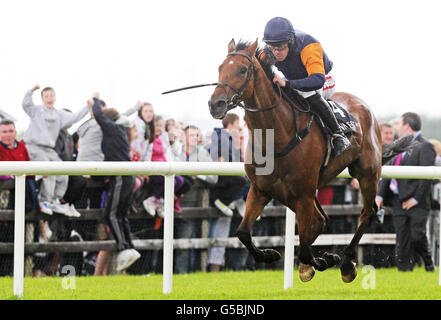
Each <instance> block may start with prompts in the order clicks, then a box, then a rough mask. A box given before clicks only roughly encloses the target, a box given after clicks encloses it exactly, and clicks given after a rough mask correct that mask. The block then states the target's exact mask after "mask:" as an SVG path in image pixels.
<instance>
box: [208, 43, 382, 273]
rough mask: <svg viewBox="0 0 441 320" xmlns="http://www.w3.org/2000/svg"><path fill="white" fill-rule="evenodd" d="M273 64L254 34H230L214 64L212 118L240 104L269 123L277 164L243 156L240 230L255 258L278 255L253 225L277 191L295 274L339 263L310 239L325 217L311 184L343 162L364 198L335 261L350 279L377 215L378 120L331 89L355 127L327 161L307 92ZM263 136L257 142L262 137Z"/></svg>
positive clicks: (249, 116) (254, 118)
mask: <svg viewBox="0 0 441 320" xmlns="http://www.w3.org/2000/svg"><path fill="white" fill-rule="evenodd" d="M272 64H273V62H271V60H270V59H269V55H268V54H265V51H264V50H263V49H261V48H258V43H257V40H256V41H255V42H254V43H252V44H251V43H247V42H243V41H240V42H239V43H238V44H237V45H236V43H235V41H234V39H233V40H231V41H230V43H229V44H228V55H227V57H226V59H225V60H224V61H223V63H222V64H221V65H220V66H219V82H218V83H216V84H214V85H216V88H215V89H214V92H213V94H212V95H211V98H210V100H209V102H208V104H209V110H210V113H211V115H212V117H213V118H215V119H222V118H223V117H224V116H225V115H226V113H227V112H228V111H229V110H231V109H233V108H235V107H237V106H238V105H239V106H241V107H243V108H244V109H245V121H246V123H247V126H248V128H249V130H250V131H251V132H253V130H255V129H262V130H265V129H273V130H274V137H275V139H274V155H276V156H275V157H274V170H273V171H272V172H271V173H270V174H266V175H259V174H256V170H257V168H258V167H259V166H260V165H258V164H257V163H256V162H255V161H254V160H253V161H250V163H247V162H246V163H245V172H246V174H247V176H248V178H249V180H250V189H249V192H248V196H247V200H246V210H245V214H244V217H243V219H242V221H241V223H240V225H239V227H238V229H237V236H238V238H239V239H240V241H241V242H242V243H243V244H244V245H245V247H246V248H247V249H248V250H249V252H250V253H251V254H252V256H253V257H254V259H255V260H256V262H266V263H271V262H273V261H276V260H278V259H280V258H281V255H280V253H279V252H277V251H276V250H273V249H258V248H257V247H256V246H255V244H254V243H253V241H252V237H251V233H250V232H251V228H252V225H253V223H254V222H255V221H256V219H257V218H258V217H259V215H260V214H261V212H262V211H263V209H264V207H265V206H266V205H267V204H268V202H269V201H271V200H272V199H276V200H278V201H279V202H280V203H282V204H283V205H285V206H286V207H288V208H290V209H291V210H292V211H294V212H295V213H296V218H297V225H298V235H299V241H300V245H299V253H298V256H299V260H300V265H299V275H300V279H301V280H302V281H309V280H311V279H312V278H313V276H314V274H315V269H317V270H319V271H324V270H325V269H327V268H330V267H333V266H335V265H338V264H340V263H341V258H340V257H339V256H338V255H336V254H332V253H328V252H325V253H323V254H322V255H321V256H318V255H314V254H313V252H312V250H311V245H312V244H313V242H314V241H315V239H316V238H317V237H318V235H319V234H320V233H321V232H322V231H323V230H324V228H325V226H326V223H327V222H328V220H329V218H328V216H327V214H326V213H325V212H324V210H323V209H322V207H321V206H320V204H319V202H318V200H317V197H316V191H317V190H318V189H319V188H321V187H323V186H325V185H327V184H328V183H329V182H330V181H331V180H332V179H333V178H335V177H336V176H337V175H338V174H339V173H340V172H341V171H343V170H344V169H345V168H346V167H348V169H349V173H350V174H351V176H352V177H355V178H357V179H358V182H359V184H360V190H361V194H362V198H363V207H362V210H361V217H360V224H359V226H358V227H357V230H356V232H355V234H354V236H353V238H352V240H351V242H350V243H349V245H348V246H347V247H346V248H345V250H344V259H343V261H342V263H341V266H340V270H341V276H342V280H343V281H344V282H351V281H353V280H354V279H355V277H356V275H357V269H356V267H355V266H356V264H355V258H356V256H355V255H356V247H357V245H358V243H359V241H360V239H361V237H362V235H363V233H364V232H365V231H366V229H367V227H368V226H369V224H370V223H371V222H372V221H373V220H375V219H377V215H376V212H377V205H376V203H375V196H376V194H377V186H378V182H379V179H380V176H381V167H382V162H383V161H384V159H383V158H382V155H383V152H382V144H381V135H380V128H379V125H378V122H377V120H376V119H375V117H374V114H373V112H372V111H371V109H370V108H369V107H368V105H367V104H366V103H365V102H364V101H363V100H361V99H360V98H358V97H356V96H354V95H352V94H349V93H343V92H337V93H335V94H334V95H333V96H332V100H333V101H335V102H336V103H337V104H339V105H340V106H343V107H344V108H346V110H347V111H348V112H349V113H350V114H351V115H352V117H353V118H354V120H355V124H356V129H355V131H354V132H353V134H351V135H350V136H349V139H350V142H351V146H350V148H349V149H347V150H346V151H345V152H344V153H343V154H342V155H341V156H339V157H338V158H334V157H330V158H329V161H328V162H327V165H326V166H325V167H324V166H323V164H324V161H325V157H326V154H327V153H326V150H327V139H326V135H325V134H323V133H322V131H321V129H320V127H319V126H318V124H317V122H316V121H312V117H313V114H312V113H311V112H305V106H304V103H305V102H304V101H305V100H303V102H302V101H301V99H290V98H289V97H288V96H287V95H286V94H285V93H284V91H283V90H281V88H280V87H278V86H277V85H275V84H273V82H272V79H273V73H274V71H273V69H272ZM264 140H265V139H264V138H263V139H262V145H261V148H262V149H265V147H264V146H265V145H266V144H265V142H264ZM256 144H257V143H256ZM253 147H255V148H258V146H257V145H256V146H250V144H249V145H248V147H247V151H246V153H247V154H249V153H250V152H252V149H253ZM388 151H390V150H388ZM251 158H252V159H253V157H251Z"/></svg>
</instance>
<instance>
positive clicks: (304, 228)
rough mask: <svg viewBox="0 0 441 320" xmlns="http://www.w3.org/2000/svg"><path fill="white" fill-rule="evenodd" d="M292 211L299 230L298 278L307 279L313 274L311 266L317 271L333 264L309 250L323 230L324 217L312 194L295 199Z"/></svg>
mask: <svg viewBox="0 0 441 320" xmlns="http://www.w3.org/2000/svg"><path fill="white" fill-rule="evenodd" d="M293 211H294V212H295V213H296V218H297V226H298V231H299V242H300V245H299V260H300V266H299V271H300V279H301V280H302V281H309V280H311V279H312V277H313V276H314V272H313V269H312V267H314V268H316V269H317V270H319V271H324V270H325V269H327V268H329V267H330V266H333V265H335V263H334V260H333V259H330V257H325V258H321V257H314V255H313V254H312V250H311V245H312V244H313V243H314V241H315V239H316V238H317V237H318V236H319V234H320V233H321V232H322V231H323V228H324V226H325V223H326V218H325V216H324V215H323V214H322V213H321V212H320V210H319V209H318V208H317V207H316V204H315V197H314V196H312V197H304V198H302V199H299V200H297V202H296V204H295V206H294V207H293ZM328 258H329V259H328ZM328 260H329V261H328ZM331 260H332V261H331Z"/></svg>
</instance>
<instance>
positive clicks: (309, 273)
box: [299, 263, 315, 282]
mask: <svg viewBox="0 0 441 320" xmlns="http://www.w3.org/2000/svg"><path fill="white" fill-rule="evenodd" d="M314 275H315V269H314V267H313V266H311V265H309V264H303V263H300V264H299V278H300V280H302V282H308V281H311V280H312V278H314Z"/></svg>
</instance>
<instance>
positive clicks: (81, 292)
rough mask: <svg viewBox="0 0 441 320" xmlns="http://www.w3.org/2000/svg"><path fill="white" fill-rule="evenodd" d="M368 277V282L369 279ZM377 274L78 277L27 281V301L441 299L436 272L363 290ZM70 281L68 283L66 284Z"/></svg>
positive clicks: (0, 285) (2, 282) (385, 274)
mask: <svg viewBox="0 0 441 320" xmlns="http://www.w3.org/2000/svg"><path fill="white" fill-rule="evenodd" d="M368 277H370V278H368ZM368 279H373V273H363V271H362V268H359V269H358V276H357V278H356V279H355V280H354V281H353V282H352V283H350V284H347V283H343V282H342V281H341V278H340V271H339V270H338V269H331V270H327V271H325V272H317V273H316V275H315V277H314V279H313V280H312V281H310V282H307V283H302V282H301V281H300V280H299V278H298V271H297V270H295V271H294V286H293V288H292V289H288V290H284V289H283V271H255V272H220V273H195V274H189V275H174V277H173V292H172V293H171V294H163V293H162V275H160V274H152V275H148V276H145V275H144V276H127V275H118V276H107V277H77V278H75V289H73V290H72V289H69V290H66V289H63V286H62V284H63V278H62V277H45V278H25V282H24V297H23V299H26V300H27V299H29V300H119V299H125V300H139V299H146V300H167V299H173V300H251V299H252V300H254V299H255V300H297V299H301V300H310V299H315V300H334V299H338V300H345V299H351V300H358V299H362V300H378V299H381V300H403V299H410V300H414V299H421V300H439V299H441V286H439V285H438V271H436V272H434V273H433V272H432V273H429V272H426V271H425V270H424V268H416V269H415V270H414V271H413V272H405V273H403V272H398V271H397V270H396V269H377V270H375V289H364V288H363V286H366V284H371V285H372V284H373V282H372V281H370V282H369V281H367V280H368ZM64 281H65V282H66V280H64ZM0 299H2V300H4V299H15V297H14V296H13V279H12V278H10V277H4V278H0Z"/></svg>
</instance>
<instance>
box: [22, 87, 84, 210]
mask: <svg viewBox="0 0 441 320" xmlns="http://www.w3.org/2000/svg"><path fill="white" fill-rule="evenodd" d="M38 89H40V86H39V85H35V86H34V87H33V88H32V89H30V90H28V91H27V92H26V94H25V96H24V99H23V103H22V105H23V110H24V111H25V112H26V113H27V114H28V116H29V117H30V123H29V127H28V129H27V130H26V132H25V134H24V138H23V140H24V142H25V143H26V146H27V148H28V151H29V156H30V158H31V160H32V161H61V159H60V157H59V156H58V154H57V153H56V152H55V150H54V148H55V143H56V141H57V138H58V134H59V133H60V130H61V129H62V128H65V127H68V126H70V125H72V124H74V123H76V122H78V121H80V120H81V119H82V118H83V117H84V116H86V115H87V113H88V112H89V110H90V108H89V107H88V106H87V105H86V106H85V107H83V108H82V109H81V110H80V111H79V112H77V113H70V112H67V111H64V110H57V109H55V108H54V104H55V100H56V98H55V91H54V89H52V88H50V87H47V88H44V89H43V90H42V91H41V98H42V101H43V104H42V105H35V104H34V102H33V100H32V94H33V93H34V91H36V90H38ZM68 179H69V178H68V176H60V175H58V176H54V175H50V176H47V177H43V179H42V182H41V187H40V210H41V211H42V212H44V213H46V214H49V215H51V214H52V213H53V212H57V213H61V214H64V215H67V216H70V215H71V214H70V210H69V206H68V205H66V204H65V205H62V204H61V203H60V199H61V198H62V197H63V196H64V193H65V192H66V189H67V184H68Z"/></svg>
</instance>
